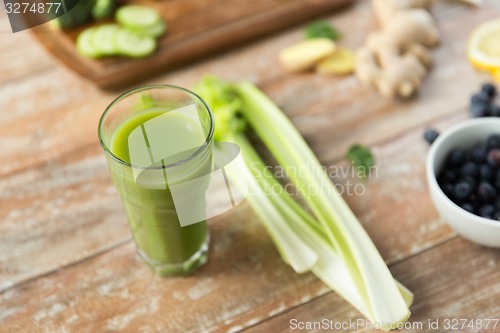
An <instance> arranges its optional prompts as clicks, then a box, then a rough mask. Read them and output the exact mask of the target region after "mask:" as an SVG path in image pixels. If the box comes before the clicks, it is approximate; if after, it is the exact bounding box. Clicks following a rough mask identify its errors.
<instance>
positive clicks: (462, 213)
mask: <svg viewBox="0 0 500 333" xmlns="http://www.w3.org/2000/svg"><path fill="white" fill-rule="evenodd" d="M493 133H498V134H500V118H480V119H470V120H466V121H464V122H461V123H460V124H458V125H456V126H454V127H452V128H450V129H448V130H446V131H445V132H443V133H441V135H439V137H438V138H437V139H436V141H434V143H433V144H432V145H431V148H430V150H429V153H428V155H427V165H426V168H427V182H428V184H429V190H430V193H431V197H432V201H433V202H434V205H435V206H436V208H437V210H438V211H439V213H440V214H441V216H442V217H443V218H444V219H445V220H446V221H447V222H448V224H449V225H450V226H451V227H452V228H453V229H454V230H455V231H456V232H458V233H459V234H460V235H461V236H463V237H464V238H467V239H469V240H471V241H473V242H475V243H478V244H481V245H485V246H490V247H500V221H493V220H490V219H486V218H483V217H480V216H477V215H474V214H471V213H469V212H468V211H466V210H464V209H462V208H460V207H459V206H457V205H456V204H455V203H453V201H451V200H450V199H449V198H448V197H447V196H446V195H445V194H444V193H443V191H442V190H441V188H440V187H439V185H438V183H437V180H436V174H437V173H438V172H439V171H440V170H441V168H442V166H443V164H444V162H445V159H446V157H447V155H448V153H449V152H450V150H452V149H453V148H457V147H459V148H461V149H470V148H472V147H473V146H474V145H475V144H478V143H481V142H486V139H487V137H488V136H489V135H491V134H493Z"/></svg>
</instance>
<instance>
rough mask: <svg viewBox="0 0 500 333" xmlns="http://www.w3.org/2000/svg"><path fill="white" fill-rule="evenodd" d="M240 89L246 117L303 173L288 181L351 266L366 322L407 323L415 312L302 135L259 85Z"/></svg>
mask: <svg viewBox="0 0 500 333" xmlns="http://www.w3.org/2000/svg"><path fill="white" fill-rule="evenodd" d="M235 89H236V91H237V92H238V94H239V96H240V98H241V99H242V100H243V103H244V105H243V107H242V110H241V111H242V114H243V115H244V117H245V118H246V120H247V121H248V122H249V123H250V125H251V126H252V128H253V129H254V131H255V132H256V133H257V135H258V136H259V137H260V138H261V139H262V141H264V143H265V145H266V146H267V148H268V149H269V150H270V151H271V153H272V154H273V156H274V157H275V158H276V159H277V161H278V162H279V163H280V164H281V165H284V166H292V167H295V168H297V169H298V170H300V171H301V172H300V173H299V172H296V173H291V174H290V175H289V178H290V180H291V181H292V182H293V183H294V184H295V185H296V186H297V188H298V190H299V191H300V193H301V195H302V196H303V198H304V199H305V201H306V203H307V204H308V205H309V207H310V208H311V210H312V212H313V214H314V215H315V216H316V218H317V219H318V221H319V222H320V223H321V225H322V227H323V228H324V229H325V231H326V233H327V235H328V236H329V239H330V241H331V242H332V245H333V247H334V249H335V251H336V252H337V253H338V255H339V256H340V257H341V258H342V259H343V261H344V262H345V263H346V264H347V268H348V271H349V274H350V277H351V279H352V280H353V282H354V284H355V285H356V287H357V290H358V291H359V293H360V296H361V299H362V300H363V303H365V304H367V307H368V309H367V312H368V313H369V316H367V317H368V318H373V321H375V322H377V323H382V322H384V323H388V325H392V324H397V323H399V322H402V321H405V320H406V319H407V318H408V316H409V314H410V311H409V309H408V307H407V306H406V303H405V300H404V298H403V297H402V296H401V294H400V292H399V289H398V286H397V285H396V283H395V282H394V278H393V277H392V274H391V273H390V271H389V269H388V268H387V266H386V264H385V262H384V260H383V259H382V257H381V256H380V254H379V252H378V251H377V249H376V247H375V245H374V244H373V242H372V241H371V239H370V237H369V236H368V234H367V233H366V231H365V230H364V229H363V227H362V226H361V224H360V223H359V221H358V220H357V218H356V217H355V215H354V214H353V213H352V211H351V210H350V208H349V207H348V206H347V204H346V203H345V201H344V200H343V198H342V196H341V195H340V194H339V193H338V192H337V190H336V189H335V187H334V186H333V184H332V183H331V181H330V179H329V178H328V176H327V175H326V173H325V172H324V171H320V170H321V164H320V163H319V161H318V160H317V158H316V156H315V155H314V153H313V152H312V151H311V149H310V148H309V146H308V145H307V144H306V142H305V141H304V139H303V138H302V136H301V135H300V134H299V133H298V131H297V130H296V129H295V127H294V126H293V125H292V123H291V122H290V120H289V119H288V118H287V117H286V116H285V115H284V114H283V113H282V112H281V110H279V108H278V107H277V106H276V105H275V104H274V103H273V102H272V101H271V100H270V99H269V98H268V97H267V96H266V95H265V94H264V93H262V92H261V91H260V90H259V89H257V88H256V87H255V86H254V85H252V84H251V83H248V82H242V83H239V84H237V85H235ZM299 174H300V176H298V175H299ZM308 186H310V187H314V189H315V190H317V192H318V195H316V196H314V197H311V195H310V194H309V190H308V188H307V187H308ZM327 192H328V193H327Z"/></svg>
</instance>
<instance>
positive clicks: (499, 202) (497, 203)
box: [493, 197, 500, 211]
mask: <svg viewBox="0 0 500 333" xmlns="http://www.w3.org/2000/svg"><path fill="white" fill-rule="evenodd" d="M493 206H494V207H495V210H497V211H500V198H499V197H496V198H495V202H494V203H493Z"/></svg>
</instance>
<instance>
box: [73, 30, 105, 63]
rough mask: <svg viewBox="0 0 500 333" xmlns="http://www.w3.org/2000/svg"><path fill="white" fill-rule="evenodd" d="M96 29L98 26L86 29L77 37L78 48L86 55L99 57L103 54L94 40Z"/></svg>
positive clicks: (79, 51)
mask: <svg viewBox="0 0 500 333" xmlns="http://www.w3.org/2000/svg"><path fill="white" fill-rule="evenodd" d="M95 31H96V28H89V29H85V30H83V31H82V32H81V33H80V34H79V35H78V38H77V39H76V50H77V51H78V53H80V54H81V55H82V56H84V57H87V58H99V57H100V56H101V53H100V52H99V50H98V49H97V48H96V47H95V46H94V44H93V42H92V39H93V35H94V33H95Z"/></svg>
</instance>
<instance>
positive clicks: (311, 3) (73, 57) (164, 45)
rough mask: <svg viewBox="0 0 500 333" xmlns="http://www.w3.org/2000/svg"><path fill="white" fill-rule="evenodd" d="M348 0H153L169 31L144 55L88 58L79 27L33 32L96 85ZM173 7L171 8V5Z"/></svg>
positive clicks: (136, 75)
mask: <svg viewBox="0 0 500 333" xmlns="http://www.w3.org/2000/svg"><path fill="white" fill-rule="evenodd" d="M350 2H352V0H306V1H304V0H256V1H246V0H233V1H230V2H228V1H225V0H219V1H210V3H208V4H207V3H206V1H204V0H203V1H200V0H184V1H183V2H179V1H177V2H174V3H173V4H172V3H171V2H170V1H168V2H156V3H152V4H151V5H153V6H155V7H156V8H157V9H158V10H159V11H160V12H161V13H162V16H164V17H165V19H167V22H168V23H169V26H170V27H171V31H169V33H168V34H166V35H165V36H164V37H162V38H161V39H160V40H159V43H158V44H159V45H158V50H157V51H156V52H155V53H154V54H153V55H151V56H150V57H148V58H146V59H140V60H139V59H134V60H131V59H124V58H109V59H103V60H90V59H85V58H83V57H81V56H80V55H79V54H78V53H77V52H76V49H75V47H74V41H75V39H76V36H77V35H78V33H79V32H80V31H81V29H80V28H79V29H76V30H74V31H70V32H68V33H63V32H59V31H57V32H54V33H37V32H43V31H46V30H47V26H46V25H43V26H40V27H35V28H34V29H33V31H34V32H35V33H36V34H35V35H36V37H37V38H38V39H39V40H40V42H41V43H42V44H43V45H44V46H45V47H46V48H47V49H48V50H49V51H50V52H51V53H53V54H54V55H55V56H56V57H58V58H59V60H61V61H62V62H63V63H64V64H66V66H68V67H69V68H71V69H72V70H74V71H76V72H77V73H79V74H80V75H82V76H84V77H86V78H88V79H90V80H91V81H93V82H95V83H96V84H98V85H99V86H101V87H105V88H109V87H117V86H121V87H123V86H126V85H129V84H131V83H134V82H138V81H139V80H140V79H144V78H145V77H150V76H152V75H154V74H158V73H159V72H161V71H164V70H167V69H170V70H171V69H175V68H177V67H179V66H181V65H185V64H186V63H188V62H192V61H194V60H199V59H202V58H203V57H206V56H207V55H210V54H214V53H216V52H220V51H221V50H224V49H227V48H229V47H234V46H235V45H240V44H242V43H244V42H248V41H249V40H252V39H255V38H258V37H261V36H264V35H266V34H269V33H270V32H274V31H277V30H280V29H283V28H285V27H289V26H291V25H293V24H296V23H298V22H303V21H306V20H309V19H312V18H314V17H318V16H320V15H324V14H325V13H327V12H329V11H331V10H332V9H337V8H339V7H341V6H343V5H346V4H348V3H350ZM172 7H174V8H172Z"/></svg>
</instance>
